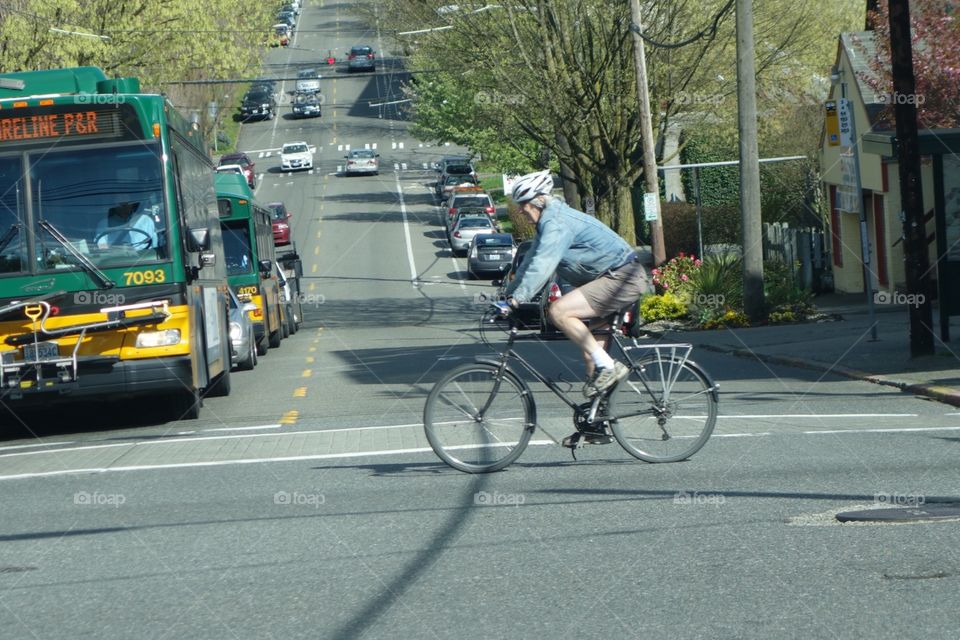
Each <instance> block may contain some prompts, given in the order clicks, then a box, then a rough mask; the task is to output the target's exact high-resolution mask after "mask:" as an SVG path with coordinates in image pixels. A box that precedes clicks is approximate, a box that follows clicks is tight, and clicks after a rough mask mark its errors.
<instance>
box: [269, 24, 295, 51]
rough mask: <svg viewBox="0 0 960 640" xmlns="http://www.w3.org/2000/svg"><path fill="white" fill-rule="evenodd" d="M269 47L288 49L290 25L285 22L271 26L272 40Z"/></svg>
mask: <svg viewBox="0 0 960 640" xmlns="http://www.w3.org/2000/svg"><path fill="white" fill-rule="evenodd" d="M270 46H271V47H289V46H290V25H288V24H287V23H286V22H281V23H279V24H275V25H273V39H272V40H271V41H270Z"/></svg>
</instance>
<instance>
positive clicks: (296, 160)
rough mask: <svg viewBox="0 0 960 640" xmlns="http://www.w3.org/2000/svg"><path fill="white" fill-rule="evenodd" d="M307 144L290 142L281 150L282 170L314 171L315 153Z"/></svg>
mask: <svg viewBox="0 0 960 640" xmlns="http://www.w3.org/2000/svg"><path fill="white" fill-rule="evenodd" d="M315 150H316V147H311V146H310V145H308V144H307V143H306V142H288V143H286V144H284V145H283V148H281V149H280V168H281V169H283V170H284V171H298V170H300V169H313V152H314V151H315Z"/></svg>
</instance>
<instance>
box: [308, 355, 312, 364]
mask: <svg viewBox="0 0 960 640" xmlns="http://www.w3.org/2000/svg"><path fill="white" fill-rule="evenodd" d="M307 364H313V357H312V356H307Z"/></svg>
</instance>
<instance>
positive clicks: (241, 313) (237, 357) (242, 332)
mask: <svg viewBox="0 0 960 640" xmlns="http://www.w3.org/2000/svg"><path fill="white" fill-rule="evenodd" d="M227 289H228V290H229V292H230V293H229V295H228V297H227V299H228V304H229V306H230V349H231V354H230V356H231V357H230V363H231V368H234V369H239V370H240V371H250V370H251V369H253V368H254V367H255V366H257V340H256V338H255V337H254V335H253V321H252V320H250V313H251V312H253V311H256V310H257V305H255V304H253V303H252V302H240V299H239V298H237V294H236V293H234V292H233V289H231V288H230V287H227Z"/></svg>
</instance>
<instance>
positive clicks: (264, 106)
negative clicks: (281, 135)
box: [240, 88, 277, 120]
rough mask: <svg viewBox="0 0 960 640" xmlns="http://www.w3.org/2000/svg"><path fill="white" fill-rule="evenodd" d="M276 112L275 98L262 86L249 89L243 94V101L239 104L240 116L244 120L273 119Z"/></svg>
mask: <svg viewBox="0 0 960 640" xmlns="http://www.w3.org/2000/svg"><path fill="white" fill-rule="evenodd" d="M276 112H277V100H276V98H274V97H273V92H272V91H267V90H266V89H264V88H258V89H256V90H253V89H251V90H250V91H248V92H247V93H246V95H244V96H243V102H242V103H241V104H240V117H241V118H243V119H244V120H249V119H250V118H260V119H261V120H273V116H274V115H275V114H276Z"/></svg>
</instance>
